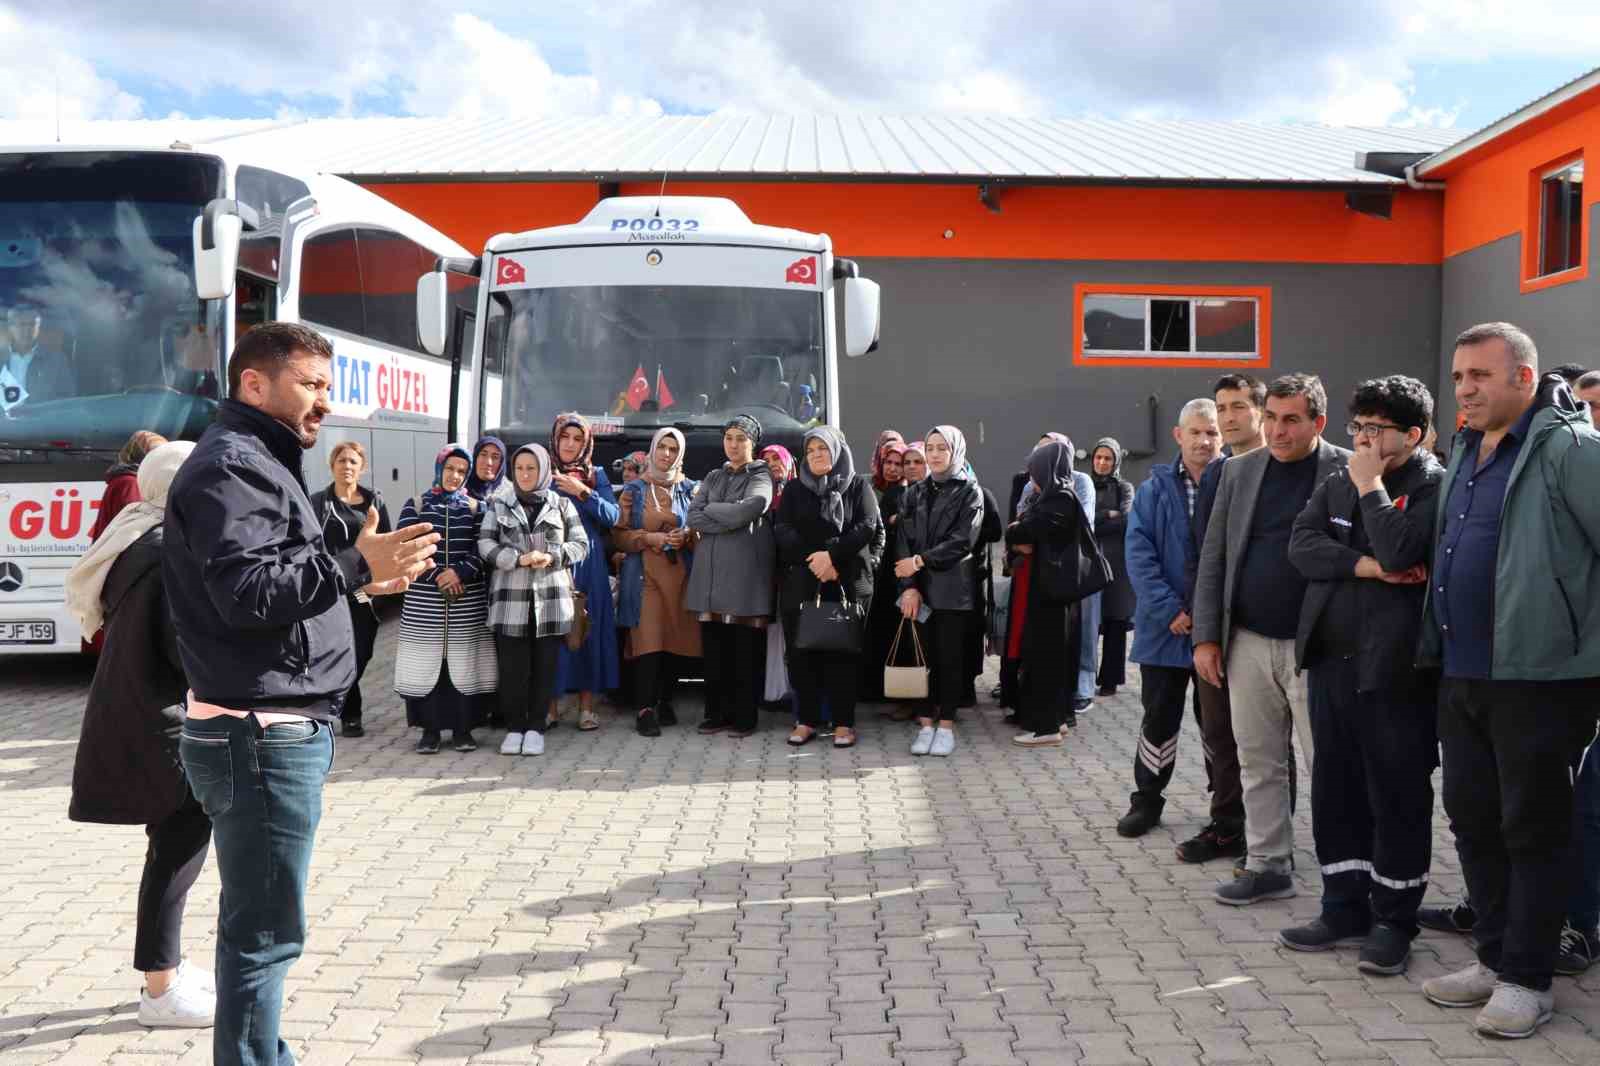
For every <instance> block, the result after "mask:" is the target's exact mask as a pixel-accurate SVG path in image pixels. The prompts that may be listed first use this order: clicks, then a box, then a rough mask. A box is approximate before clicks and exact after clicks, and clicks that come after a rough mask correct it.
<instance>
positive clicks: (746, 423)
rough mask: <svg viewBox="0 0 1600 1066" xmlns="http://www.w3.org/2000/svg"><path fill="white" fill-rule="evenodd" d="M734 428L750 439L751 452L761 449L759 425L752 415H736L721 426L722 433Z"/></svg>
mask: <svg viewBox="0 0 1600 1066" xmlns="http://www.w3.org/2000/svg"><path fill="white" fill-rule="evenodd" d="M735 428H737V429H740V430H742V431H743V432H744V435H745V436H747V437H749V438H750V444H751V445H752V450H754V449H759V448H760V447H761V423H760V422H758V421H756V417H755V416H754V415H747V414H737V415H734V416H733V417H732V418H730V419H728V420H727V421H726V422H724V423H723V424H722V430H723V432H724V433H726V432H727V431H728V430H730V429H735Z"/></svg>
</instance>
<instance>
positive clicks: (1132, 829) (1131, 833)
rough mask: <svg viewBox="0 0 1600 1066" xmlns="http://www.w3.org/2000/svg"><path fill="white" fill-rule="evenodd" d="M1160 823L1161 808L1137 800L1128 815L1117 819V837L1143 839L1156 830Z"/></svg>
mask: <svg viewBox="0 0 1600 1066" xmlns="http://www.w3.org/2000/svg"><path fill="white" fill-rule="evenodd" d="M1160 821H1161V808H1159V807H1156V806H1154V805H1153V804H1149V803H1140V802H1138V801H1137V800H1136V801H1134V803H1133V805H1132V806H1131V807H1129V808H1128V813H1127V814H1124V815H1123V816H1122V817H1121V818H1119V819H1117V835H1118V836H1125V837H1142V836H1144V835H1145V834H1146V833H1148V832H1150V830H1152V829H1154V828H1155V827H1156V825H1157V824H1158V823H1159V822H1160Z"/></svg>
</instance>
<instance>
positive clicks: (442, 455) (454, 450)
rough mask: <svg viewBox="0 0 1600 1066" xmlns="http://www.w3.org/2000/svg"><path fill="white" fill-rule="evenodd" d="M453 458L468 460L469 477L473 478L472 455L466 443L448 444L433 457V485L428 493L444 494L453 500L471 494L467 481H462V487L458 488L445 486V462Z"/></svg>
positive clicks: (433, 494) (431, 494)
mask: <svg viewBox="0 0 1600 1066" xmlns="http://www.w3.org/2000/svg"><path fill="white" fill-rule="evenodd" d="M451 459H464V460H466V464H467V477H468V478H469V479H470V478H471V476H472V456H470V455H468V454H467V448H466V445H464V444H461V443H459V442H452V443H450V444H446V445H445V446H444V447H443V448H440V449H439V454H438V455H435V456H434V457H433V487H432V488H430V489H429V490H428V491H427V495H429V496H435V495H438V496H444V497H446V498H448V499H452V500H460V499H465V498H466V497H467V496H468V495H469V493H468V492H467V483H466V482H465V481H463V482H462V483H461V487H460V488H458V489H446V488H445V487H444V464H445V463H447V462H449V461H450V460H451Z"/></svg>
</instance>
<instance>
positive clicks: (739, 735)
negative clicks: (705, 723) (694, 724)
mask: <svg viewBox="0 0 1600 1066" xmlns="http://www.w3.org/2000/svg"><path fill="white" fill-rule="evenodd" d="M701 732H705V730H704V729H702V730H701ZM727 734H728V736H730V737H732V738H733V739H734V740H744V739H745V738H746V737H753V736H755V735H756V731H755V730H754V729H747V728H745V727H744V726H735V725H730V726H728V727H727Z"/></svg>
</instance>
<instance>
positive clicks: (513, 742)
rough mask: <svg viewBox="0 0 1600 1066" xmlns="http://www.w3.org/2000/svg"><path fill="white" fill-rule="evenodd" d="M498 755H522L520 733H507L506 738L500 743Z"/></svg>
mask: <svg viewBox="0 0 1600 1066" xmlns="http://www.w3.org/2000/svg"><path fill="white" fill-rule="evenodd" d="M500 754H501V755H521V754H522V734H521V733H507V734H506V738H505V739H504V740H502V741H501V742H500Z"/></svg>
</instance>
